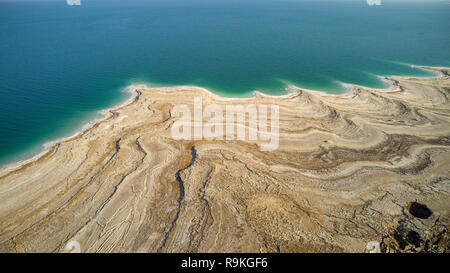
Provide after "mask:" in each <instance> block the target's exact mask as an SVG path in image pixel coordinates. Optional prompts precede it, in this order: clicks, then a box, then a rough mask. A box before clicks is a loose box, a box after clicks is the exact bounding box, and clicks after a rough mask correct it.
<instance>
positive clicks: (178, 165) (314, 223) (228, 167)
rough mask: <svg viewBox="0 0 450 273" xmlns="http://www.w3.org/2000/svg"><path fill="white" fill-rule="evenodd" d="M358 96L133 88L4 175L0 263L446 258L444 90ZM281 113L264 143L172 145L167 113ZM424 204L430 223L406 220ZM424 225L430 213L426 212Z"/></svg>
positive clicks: (434, 81) (408, 81)
mask: <svg viewBox="0 0 450 273" xmlns="http://www.w3.org/2000/svg"><path fill="white" fill-rule="evenodd" d="M430 69H434V70H436V71H439V72H440V73H441V74H442V76H441V77H436V78H421V79H417V78H402V77H392V78H389V80H390V81H391V82H392V84H393V87H392V88H391V89H390V90H374V89H367V88H363V87H359V86H352V91H351V92H350V93H348V94H346V95H343V96H331V95H326V94H322V93H320V92H315V91H310V90H303V89H299V88H293V89H294V92H293V93H292V94H289V95H286V96H281V97H271V96H264V95H262V94H257V95H256V96H255V97H253V98H248V99H239V100H229V99H223V98H220V97H218V96H215V95H213V94H211V93H209V92H207V91H206V90H203V89H200V88H195V87H179V88H167V89H164V88H152V89H146V88H140V89H139V90H137V95H136V99H135V100H134V101H133V102H131V103H130V104H128V105H126V106H123V107H121V108H118V109H115V110H113V111H111V115H110V116H109V117H108V118H106V119H105V120H103V121H101V122H98V123H97V124H95V126H93V127H92V128H90V129H88V130H86V131H84V132H83V133H81V134H79V135H78V136H75V137H73V138H71V139H68V140H64V141H62V142H60V143H58V144H55V145H54V146H53V148H52V149H51V150H50V151H49V152H47V153H46V154H45V155H43V156H42V157H40V158H38V159H37V160H35V161H32V162H29V163H27V164H22V165H17V166H16V167H14V166H13V167H8V168H4V169H3V170H1V171H0V251H1V252H36V251H39V252H61V251H64V247H65V245H66V244H67V242H69V241H71V240H76V241H78V242H79V243H80V245H81V250H82V251H83V252H158V251H159V252H220V251H225V252H277V251H280V252H311V251H332V252H349V251H351V252H354V251H356V252H364V251H367V249H366V247H367V243H368V242H370V241H378V242H380V243H381V250H383V251H439V252H442V251H449V249H448V245H449V244H448V233H447V229H448V226H449V211H450V210H449V208H450V196H449V191H450V184H449V181H450V174H449V170H450V168H449V166H450V151H449V150H450V123H449V121H450V103H449V100H448V96H449V90H450V78H449V76H448V69H444V68H439V69H438V68H430ZM198 96H201V97H202V99H203V104H204V105H208V104H217V105H221V106H225V105H230V104H241V105H249V104H254V105H258V104H267V105H268V104H275V105H278V106H279V119H280V131H279V132H280V136H279V141H280V143H279V147H278V149H276V150H275V151H270V152H269V151H268V152H264V151H261V150H260V149H259V144H260V143H258V141H253V142H251V141H226V140H210V141H208V140H192V141H187V140H183V141H181V140H178V141H176V140H174V139H173V138H172V137H171V134H170V128H171V125H172V124H173V123H174V122H175V121H176V118H175V117H173V115H172V113H171V109H173V107H174V105H177V104H186V105H190V106H192V104H193V101H194V97H198ZM413 202H417V203H420V204H425V205H426V206H427V208H429V210H430V216H429V217H427V218H424V217H422V218H423V219H421V218H418V217H415V216H414V215H413V214H411V213H410V210H411V204H412V203H413ZM431 212H432V213H431Z"/></svg>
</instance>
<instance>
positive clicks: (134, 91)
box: [0, 65, 449, 177]
mask: <svg viewBox="0 0 450 273" xmlns="http://www.w3.org/2000/svg"><path fill="white" fill-rule="evenodd" d="M411 66H413V67H416V68H420V69H423V70H426V71H429V72H432V73H435V74H436V75H433V76H424V77H418V76H396V75H386V76H377V77H378V78H379V79H380V80H381V81H383V82H386V83H387V84H388V86H387V87H386V88H370V87H366V86H361V85H357V84H348V83H343V82H340V84H341V85H342V86H344V88H345V89H346V90H347V91H345V92H343V93H337V94H333V93H327V92H326V91H322V90H314V89H307V88H302V87H298V86H295V85H291V84H288V85H287V86H286V88H285V90H286V93H284V94H279V95H272V94H265V93H263V92H261V91H258V90H253V91H252V92H251V93H250V94H251V96H249V97H226V96H223V95H221V94H217V93H214V92H213V91H211V90H209V89H207V88H204V87H200V86H191V85H176V86H162V87H151V86H147V85H146V84H130V85H128V86H126V87H125V88H123V89H122V90H123V91H122V92H126V93H129V94H130V96H129V97H128V98H127V99H126V100H125V101H123V102H119V103H117V104H116V105H113V106H111V107H108V108H106V109H101V110H98V111H96V113H98V114H99V115H100V117H98V118H94V119H92V120H89V121H87V122H86V123H85V124H84V125H82V127H81V129H79V130H74V132H73V133H72V134H71V135H69V136H67V137H61V138H58V139H55V140H50V141H47V142H45V143H43V144H42V145H41V146H42V148H41V149H40V151H39V152H36V153H31V154H30V155H24V156H23V158H22V159H18V160H13V161H11V162H9V163H6V164H5V165H3V166H1V165H0V177H1V176H3V175H5V174H7V173H10V172H13V171H16V170H18V169H20V168H22V167H23V166H25V165H28V164H32V163H34V162H37V161H39V160H40V159H41V158H44V157H45V156H46V155H48V154H50V153H51V152H52V151H53V150H54V148H55V147H56V146H57V145H58V144H61V143H64V142H67V141H70V140H72V139H74V138H77V137H79V136H80V135H83V134H85V133H86V132H87V131H89V130H90V129H92V128H93V127H95V126H98V125H100V124H101V123H102V122H104V121H106V120H108V119H109V118H111V117H112V116H113V114H112V112H113V111H117V110H120V109H121V108H123V107H126V106H128V105H129V104H131V103H133V102H134V101H135V100H136V99H137V98H138V97H139V91H138V90H139V89H150V90H151V89H157V90H166V91H172V92H184V91H186V90H198V91H200V92H205V93H207V94H208V95H210V96H212V97H213V98H214V99H216V100H218V101H246V100H251V99H255V98H259V97H266V98H274V99H276V98H280V99H282V98H290V97H293V96H296V95H298V94H299V93H300V92H302V91H307V92H311V93H315V94H318V95H320V96H325V97H337V98H339V97H344V98H345V97H349V96H351V95H352V94H353V92H354V90H355V89H357V88H363V89H366V90H376V91H379V92H398V91H401V89H400V88H399V87H398V86H396V85H395V78H397V79H433V78H436V79H439V78H442V77H444V76H445V73H444V72H443V71H442V70H445V69H449V68H447V67H444V66H437V67H434V66H421V65H411Z"/></svg>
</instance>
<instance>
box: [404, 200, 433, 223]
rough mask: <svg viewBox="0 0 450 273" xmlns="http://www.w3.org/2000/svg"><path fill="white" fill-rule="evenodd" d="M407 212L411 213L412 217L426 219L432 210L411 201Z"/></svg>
mask: <svg viewBox="0 0 450 273" xmlns="http://www.w3.org/2000/svg"><path fill="white" fill-rule="evenodd" d="M408 210H409V213H411V214H412V215H413V216H414V217H417V218H420V219H427V218H429V217H430V216H431V214H433V212H432V211H431V210H430V209H429V208H428V207H427V206H425V205H422V204H419V203H417V202H412V203H411V204H409V209H408Z"/></svg>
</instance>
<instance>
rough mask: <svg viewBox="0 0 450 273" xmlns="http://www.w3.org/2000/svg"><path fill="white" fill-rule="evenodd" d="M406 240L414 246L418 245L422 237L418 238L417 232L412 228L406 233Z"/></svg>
mask: <svg viewBox="0 0 450 273" xmlns="http://www.w3.org/2000/svg"><path fill="white" fill-rule="evenodd" d="M406 241H407V242H408V243H410V244H413V245H414V247H419V246H420V243H421V242H422V239H421V238H420V235H419V233H417V232H415V231H414V230H410V231H408V233H407V234H406Z"/></svg>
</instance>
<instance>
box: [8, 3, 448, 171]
mask: <svg viewBox="0 0 450 273" xmlns="http://www.w3.org/2000/svg"><path fill="white" fill-rule="evenodd" d="M449 23H450V5H449V4H448V1H414V2H409V1H399V2H396V1H388V0H385V1H383V5H382V6H368V5H367V4H366V2H365V1H364V0H347V1H345V0H337V1H333V0H328V1H327V0H319V1H312V0H310V1H307V0H305V1H302V0H290V1H286V0H285V1H282V0H273V1H269V0H262V1H256V0H255V1H252V0H242V1H225V0H219V1H215V0H209V1H206V0H205V1H191V0H168V1H162V0H160V1H156V0H155V1H138V0H131V1H115V0H112V1H111V0H108V1H107V0H103V1H102V0H81V6H68V5H67V4H66V2H65V1H64V0H60V1H49V2H13V3H9V2H1V1H0V165H1V164H5V163H7V162H10V161H13V160H18V159H20V158H22V157H24V156H26V155H29V154H30V153H34V152H37V151H39V149H41V148H42V144H43V143H45V142H46V141H49V140H54V139H57V138H59V137H63V136H68V135H70V134H71V133H72V132H74V131H76V130H78V129H80V128H81V126H82V125H83V123H85V122H86V121H88V120H89V119H91V118H92V117H93V116H95V114H96V111H97V110H100V109H103V108H107V107H109V106H112V105H114V104H117V103H119V102H120V101H122V100H124V99H125V98H126V97H127V96H128V95H127V94H125V93H123V92H122V90H123V88H124V87H126V86H127V85H129V84H131V83H144V82H145V83H151V84H155V85H198V86H202V87H206V88H208V89H210V90H212V91H214V92H216V93H220V94H222V95H225V96H230V97H232V96H247V95H249V94H251V92H252V90H255V89H258V90H261V91H263V92H266V93H271V94H280V93H284V92H285V85H286V83H293V84H296V85H298V86H301V87H305V88H312V89H320V90H324V91H327V92H334V93H338V92H342V91H343V89H342V87H341V85H340V84H339V83H340V82H345V83H355V84H360V85H365V86H369V87H383V86H384V84H383V83H382V82H381V81H379V80H378V79H377V77H376V75H394V74H395V75H416V76H429V75H431V74H430V73H429V72H425V71H422V70H419V69H415V68H412V67H411V66H410V65H409V64H416V65H432V66H433V65H434V66H450V50H449V45H450V31H449V28H448V26H449Z"/></svg>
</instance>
